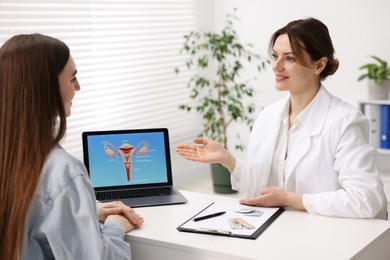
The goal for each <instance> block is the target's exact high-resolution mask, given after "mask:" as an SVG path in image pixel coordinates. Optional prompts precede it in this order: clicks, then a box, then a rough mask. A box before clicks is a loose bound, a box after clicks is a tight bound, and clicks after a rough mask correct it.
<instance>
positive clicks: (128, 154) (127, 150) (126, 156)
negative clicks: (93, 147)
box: [104, 141, 149, 181]
mask: <svg viewBox="0 0 390 260" xmlns="http://www.w3.org/2000/svg"><path fill="white" fill-rule="evenodd" d="M148 146H149V145H148V143H147V142H146V141H141V142H139V144H138V145H137V146H133V145H131V144H128V143H124V144H122V145H121V146H119V147H115V146H114V145H113V144H112V143H109V142H106V143H105V144H104V150H105V152H106V155H107V156H109V157H114V156H122V159H123V167H124V168H125V171H126V176H127V181H130V179H131V163H132V156H133V154H134V153H135V154H138V155H145V154H146V153H147V152H148ZM115 150H117V151H118V153H115V152H114V151H115Z"/></svg>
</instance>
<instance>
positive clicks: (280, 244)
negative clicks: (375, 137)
mask: <svg viewBox="0 0 390 260" xmlns="http://www.w3.org/2000/svg"><path fill="white" fill-rule="evenodd" d="M181 192H182V193H183V195H184V196H185V197H186V198H187V199H188V203H187V204H182V205H172V206H160V207H147V208H137V209H136V210H137V212H138V213H140V214H141V215H142V216H143V217H144V218H145V223H144V225H143V226H142V228H141V229H139V230H133V231H131V232H130V233H128V234H127V235H126V241H128V242H129V243H130V244H131V247H132V252H133V259H134V260H154V259H168V260H176V259H180V260H183V259H186V260H209V259H220V260H228V259H235V260H237V259H283V260H284V259H300V260H303V259H310V260H312V259H326V260H329V259H332V260H334V259H369V260H374V259H375V260H378V259H390V221H384V220H374V219H372V220H367V219H366V220H364V219H343V218H332V217H323V216H315V215H310V214H308V213H306V212H301V211H294V210H286V211H285V212H283V213H282V215H280V216H279V218H277V219H276V220H275V221H274V222H273V223H272V225H271V226H270V227H268V229H267V230H265V231H264V232H263V233H262V234H261V235H260V236H259V237H258V238H257V239H256V240H249V239H240V238H233V237H223V236H215V235H205V234H196V233H187V232H180V231H177V230H176V228H177V227H178V226H179V225H180V224H182V223H183V222H185V221H186V220H187V219H189V218H190V217H191V216H193V215H195V214H196V213H198V212H199V211H200V210H202V209H203V208H205V207H206V206H207V205H209V204H210V203H212V202H214V201H233V202H234V201H238V200H237V199H234V198H228V197H223V196H215V195H207V194H201V193H194V192H188V191H181Z"/></svg>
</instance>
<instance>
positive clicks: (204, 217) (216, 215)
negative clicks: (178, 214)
mask: <svg viewBox="0 0 390 260" xmlns="http://www.w3.org/2000/svg"><path fill="white" fill-rule="evenodd" d="M225 213H226V211H222V212H217V213H213V214H210V215H206V216H203V217H199V218H194V221H199V220H204V219H208V218H213V217H218V216H221V215H223V214H225Z"/></svg>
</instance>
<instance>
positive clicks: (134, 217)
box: [96, 201, 144, 230]
mask: <svg viewBox="0 0 390 260" xmlns="http://www.w3.org/2000/svg"><path fill="white" fill-rule="evenodd" d="M96 208H97V213H98V218H99V221H100V222H101V223H103V222H104V221H105V220H106V219H107V218H108V217H109V216H111V215H122V216H123V217H124V218H125V219H127V221H129V222H130V224H131V225H132V226H133V227H132V228H131V229H133V228H134V227H135V228H140V227H141V226H142V224H143V222H144V218H143V217H141V216H139V215H138V214H137V213H136V212H135V211H134V210H133V209H132V208H130V207H128V206H126V205H125V204H123V203H122V202H121V201H114V202H105V203H103V202H97V203H96ZM119 221H121V219H119ZM122 224H125V223H122ZM131 229H130V230H131Z"/></svg>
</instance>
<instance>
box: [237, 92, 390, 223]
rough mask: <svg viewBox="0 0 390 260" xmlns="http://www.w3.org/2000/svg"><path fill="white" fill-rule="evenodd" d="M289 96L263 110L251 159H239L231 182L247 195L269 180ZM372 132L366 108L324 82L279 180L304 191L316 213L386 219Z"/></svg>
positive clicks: (307, 203) (256, 192) (305, 199)
mask: <svg viewBox="0 0 390 260" xmlns="http://www.w3.org/2000/svg"><path fill="white" fill-rule="evenodd" d="M288 99H289V97H286V98H285V99H282V100H280V101H278V102H276V103H274V104H272V105H270V106H269V107H267V108H265V109H264V110H263V111H262V112H261V113H260V115H259V116H258V118H257V119H256V121H255V124H254V126H253V130H252V133H251V137H250V140H249V144H248V151H247V161H246V162H244V161H242V160H240V159H237V161H236V166H235V168H234V170H233V171H232V175H231V181H232V187H233V189H235V190H240V191H244V192H246V193H247V196H248V197H256V196H258V195H259V194H260V191H261V190H262V189H263V188H265V187H267V186H268V179H269V175H270V171H271V165H272V159H273V154H274V150H275V145H276V141H277V138H278V134H279V129H280V126H281V123H282V119H281V113H282V110H283V108H284V107H285V106H286V103H287V102H288ZM368 136H369V123H368V120H367V119H366V118H365V117H364V116H363V114H362V113H361V112H360V111H359V110H357V109H356V108H354V107H352V106H351V105H349V104H347V103H346V102H344V101H342V100H340V99H339V98H336V97H334V96H332V95H331V94H330V93H329V92H328V91H327V90H326V89H325V88H324V87H323V86H321V88H320V90H319V91H318V93H317V97H316V99H315V103H314V104H313V108H312V110H311V112H310V113H309V115H308V118H307V121H306V124H305V125H304V126H303V127H302V129H301V133H300V135H299V136H298V138H297V140H296V143H295V147H292V150H291V153H290V154H289V162H288V163H287V164H286V165H285V178H287V179H286V186H285V187H283V183H281V184H280V187H283V188H285V189H287V190H290V191H293V192H297V193H299V194H303V204H304V206H305V208H306V210H307V211H308V212H309V213H312V214H320V215H326V216H339V217H351V218H381V219H385V218H386V206H387V205H386V197H385V194H384V191H383V183H382V181H381V179H380V177H379V173H378V168H377V166H376V164H375V156H376V150H375V149H374V148H372V147H370V146H369V145H368ZM292 176H294V177H295V178H292ZM292 182H294V183H292ZM291 187H293V188H291Z"/></svg>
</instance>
